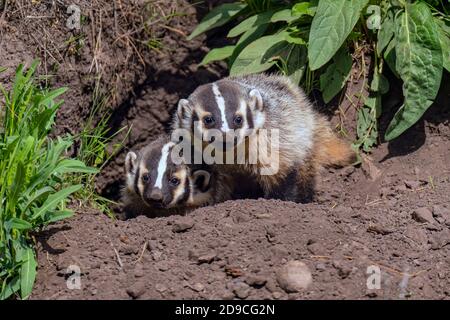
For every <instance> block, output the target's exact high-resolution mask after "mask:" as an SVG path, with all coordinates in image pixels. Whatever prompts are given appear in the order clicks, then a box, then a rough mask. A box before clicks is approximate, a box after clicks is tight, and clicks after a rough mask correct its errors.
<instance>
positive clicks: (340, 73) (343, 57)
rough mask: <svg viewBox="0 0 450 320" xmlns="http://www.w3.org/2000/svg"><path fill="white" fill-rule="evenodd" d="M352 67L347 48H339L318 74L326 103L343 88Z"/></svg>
mask: <svg viewBox="0 0 450 320" xmlns="http://www.w3.org/2000/svg"><path fill="white" fill-rule="evenodd" d="M351 69H352V57H351V56H350V54H349V53H348V51H347V50H345V49H341V50H339V51H338V52H337V53H336V55H335V56H334V58H333V63H332V64H330V65H329V66H328V68H327V70H326V71H325V72H324V73H323V74H321V75H320V90H321V91H322V96H323V100H324V101H325V103H328V102H330V101H331V99H333V98H334V97H335V96H336V95H337V94H338V93H339V92H340V91H341V90H342V88H344V86H345V83H346V82H347V79H348V77H349V75H350V71H351Z"/></svg>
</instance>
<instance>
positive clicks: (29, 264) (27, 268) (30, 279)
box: [20, 248, 37, 299]
mask: <svg viewBox="0 0 450 320" xmlns="http://www.w3.org/2000/svg"><path fill="white" fill-rule="evenodd" d="M23 259H24V260H23V261H24V262H23V264H22V267H21V270H20V296H21V297H22V299H26V298H28V296H29V295H30V294H31V290H32V289H33V285H34V280H35V279H36V267H37V263H36V259H35V258H34V252H33V249H31V248H28V249H27V250H26V252H25V256H24V258H23Z"/></svg>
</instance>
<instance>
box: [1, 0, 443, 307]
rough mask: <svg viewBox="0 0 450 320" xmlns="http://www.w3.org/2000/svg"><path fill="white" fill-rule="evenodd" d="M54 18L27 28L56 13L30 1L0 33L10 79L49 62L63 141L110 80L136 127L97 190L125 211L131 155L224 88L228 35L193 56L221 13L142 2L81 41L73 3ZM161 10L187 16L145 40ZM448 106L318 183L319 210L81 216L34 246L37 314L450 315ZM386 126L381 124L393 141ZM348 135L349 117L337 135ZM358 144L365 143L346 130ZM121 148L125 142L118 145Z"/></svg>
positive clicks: (247, 208) (114, 8) (92, 10)
mask: <svg viewBox="0 0 450 320" xmlns="http://www.w3.org/2000/svg"><path fill="white" fill-rule="evenodd" d="M71 2H72V1H71ZM75 2H76V1H75ZM216 2H217V1H216ZM51 3H52V2H50V1H49V2H48V6H51ZM56 3H58V4H57V6H60V7H57V8H54V9H55V11H54V12H55V13H54V15H55V17H54V18H52V19H44V20H42V19H41V20H39V19H37V18H27V17H28V16H30V15H35V16H38V15H43V13H45V12H47V11H46V10H49V7H46V8H44V7H38V6H31V7H30V6H29V7H25V6H24V5H21V2H20V1H17V2H15V3H14V4H13V5H9V6H8V8H7V10H6V11H5V15H4V16H3V18H0V32H1V33H0V34H1V36H2V38H1V39H0V57H1V60H0V65H2V66H8V67H13V66H16V65H17V63H19V62H22V61H27V62H29V61H30V60H31V57H41V59H42V60H43V61H45V63H44V64H41V67H40V70H39V71H40V74H41V75H49V74H50V75H52V76H51V77H46V78H42V81H43V84H46V83H45V82H46V81H47V84H50V85H52V86H55V85H56V86H68V87H69V88H70V91H69V92H68V93H67V94H66V97H65V99H66V103H65V104H64V106H63V108H62V110H61V112H60V113H59V114H58V118H57V129H56V130H55V134H62V133H67V132H68V133H76V132H77V131H78V130H79V129H80V127H81V125H82V123H83V122H84V120H85V119H86V117H87V115H88V114H89V110H90V108H91V107H92V103H93V88H94V86H95V83H96V79H98V76H99V75H100V76H101V77H100V81H98V82H97V83H99V84H100V89H101V90H100V91H101V92H102V94H104V95H106V96H108V97H109V100H108V108H109V110H111V111H112V117H111V119H110V126H111V128H112V132H114V131H115V130H118V129H120V128H122V127H130V126H131V131H130V134H129V136H128V137H127V138H126V140H125V148H124V149H123V150H121V151H120V152H119V153H118V155H117V156H116V157H114V158H113V159H112V160H111V161H110V162H109V163H108V164H107V166H106V167H105V169H104V170H103V172H102V174H101V176H100V177H99V179H98V181H97V187H98V190H99V191H100V192H102V194H103V195H105V196H107V197H109V198H111V199H117V195H118V190H119V189H120V187H121V185H122V184H123V178H122V166H123V159H124V155H125V154H126V152H127V150H128V149H138V148H140V147H141V146H143V145H145V144H146V143H148V142H150V141H151V140H152V139H153V138H154V137H155V136H157V135H158V134H160V133H161V132H164V131H166V130H167V128H168V125H169V124H170V118H171V114H172V113H173V110H174V107H175V105H176V102H177V100H178V99H179V98H180V97H186V96H187V95H188V94H189V93H190V92H192V91H193V90H194V89H195V88H196V87H197V86H198V85H199V84H202V83H207V82H210V81H214V80H215V79H218V78H220V77H221V76H224V75H225V74H226V68H225V66H224V65H223V64H222V63H218V64H214V65H212V66H210V67H207V68H203V67H198V63H199V62H200V61H201V59H202V57H203V56H204V54H205V53H206V52H207V48H206V46H207V45H208V46H209V45H212V46H218V45H220V41H222V40H216V39H223V38H224V37H223V34H224V33H225V31H220V30H219V31H218V32H216V33H212V34H209V37H208V39H205V37H200V38H198V39H195V40H194V41H186V40H185V36H184V35H183V33H186V34H188V33H189V32H190V31H191V30H192V29H193V28H194V26H195V25H196V23H197V21H198V20H199V19H200V18H201V17H202V16H203V15H204V14H205V12H206V11H207V10H206V8H207V7H208V6H211V5H213V4H214V2H211V1H210V2H208V3H207V5H202V6H198V5H192V4H191V3H189V2H187V1H184V0H183V1H181V0H180V1H171V2H168V1H154V2H152V3H153V4H155V6H153V7H152V8H150V7H149V6H147V4H148V3H146V2H145V1H121V2H106V1H92V3H88V2H82V1H80V2H79V4H80V7H82V12H87V13H86V17H87V18H86V20H85V21H86V22H85V25H83V27H82V30H81V31H77V32H78V33H76V32H74V31H67V29H65V26H64V23H63V22H62V21H65V19H66V18H67V17H68V14H66V13H65V7H64V5H63V4H62V3H64V2H63V1H60V2H56ZM119 3H121V6H118V4H119ZM169 3H170V4H169ZM1 4H2V2H1V1H0V17H2V9H4V8H2V6H1ZM41 4H44V5H47V2H45V1H42V2H41ZM50 9H51V8H50ZM151 10H159V11H158V12H159V13H160V15H163V14H166V15H170V14H171V13H174V12H178V13H180V12H182V13H183V15H177V14H175V15H173V18H170V19H169V20H167V21H166V20H164V21H163V22H164V23H155V24H154V25H152V26H151V27H149V28H148V29H145V30H144V29H142V30H141V29H139V25H138V22H139V21H145V17H146V15H148V14H149V12H153V11H151ZM52 12H53V11H52ZM100 17H101V18H100ZM21 19H22V20H21ZM23 19H28V20H26V21H27V22H29V23H24V22H23ZM135 30H138V31H135ZM31 31H34V32H31ZM47 33H48V34H50V35H52V36H51V37H48V36H47V37H46V36H45V35H46V34H47ZM80 33H81V34H85V42H84V46H83V47H82V48H81V49H77V50H78V51H76V52H75V53H73V52H72V51H71V50H72V49H70V44H67V43H65V42H64V41H65V40H67V39H68V38H70V35H79V34H80ZM99 35H100V36H99ZM150 36H151V37H153V38H152V39H154V38H157V39H160V43H161V44H162V46H160V47H158V48H156V50H155V49H149V48H148V47H145V46H144V45H143V43H142V41H138V40H142V39H148V38H149V37H150ZM100 39H101V41H100ZM125 39H126V40H125ZM121 40H123V41H124V42H122V41H121ZM100 43H101V44H100ZM133 47H134V48H133ZM99 48H100V49H99ZM73 50H76V47H75V49H73ZM54 66H57V67H54ZM96 68H98V69H96ZM12 71H13V70H9V71H7V72H6V73H3V74H0V76H1V77H2V78H0V81H1V82H2V83H6V84H8V83H10V81H11V77H12V74H13V72H12ZM444 83H448V76H447V78H446V80H444ZM395 97H396V95H395V94H392V96H388V97H387V98H386V99H390V101H395V99H396V98H395ZM449 99H450V90H448V86H447V87H446V88H442V89H441V93H440V98H439V101H438V102H437V103H435V105H433V107H432V108H431V109H430V110H429V111H428V112H427V113H426V115H425V117H424V120H422V121H420V122H419V123H418V124H416V125H415V126H414V127H413V128H411V129H410V130H409V131H408V132H407V133H405V134H404V135H403V136H402V137H400V138H399V139H397V140H396V141H394V142H392V143H382V144H381V145H380V146H379V147H378V148H377V149H375V150H374V152H373V153H372V154H371V156H370V157H368V156H366V157H364V159H363V160H364V161H363V164H362V165H361V166H358V167H349V168H344V169H340V170H324V171H323V172H321V173H320V175H319V177H318V179H317V180H318V185H317V194H316V197H315V199H314V201H313V202H312V203H309V204H296V203H291V202H282V201H278V200H264V199H259V200H249V199H244V200H237V201H227V202H225V203H221V204H218V205H215V206H211V207H205V208H200V209H197V210H195V211H193V212H191V213H189V214H188V215H186V216H169V217H161V218H154V219H151V218H148V217H145V216H139V217H137V218H133V219H129V220H120V219H117V220H111V219H110V218H108V217H107V216H106V215H105V214H103V213H101V212H98V211H97V210H95V209H92V208H87V207H86V206H85V205H83V204H81V205H79V204H78V203H73V204H72V207H73V209H74V210H75V211H76V215H75V216H74V217H73V218H71V219H69V220H66V221H62V222H59V223H56V224H53V225H51V226H49V227H47V228H46V229H45V230H44V231H43V232H41V233H39V234H37V235H36V239H37V252H38V261H39V270H38V276H37V281H36V285H35V288H34V291H33V294H32V299H71V298H76V299H113V298H118V299H207V298H215V299H234V298H236V299H403V298H406V299H449V297H450V255H449V253H450V252H449V251H450V201H449V200H450V160H449V159H450V124H449V121H450V109H449V105H448V101H449ZM392 105H393V106H394V104H392ZM396 106H397V107H398V103H397V105H396ZM390 111H392V112H394V111H395V109H394V108H392V110H390ZM391 116H392V115H390V114H386V118H385V119H382V120H381V124H382V128H385V127H386V123H387V120H388V119H389V117H391ZM339 119H342V114H341V118H339V117H337V116H334V117H333V119H332V120H333V122H334V123H337V124H339V123H342V120H341V121H339ZM346 121H349V118H348V117H347V118H346ZM347 129H348V131H349V134H350V136H351V134H352V133H353V134H354V129H352V127H351V125H349V126H347ZM124 138H125V133H124V132H122V134H121V135H119V136H118V137H116V138H115V140H114V142H120V141H121V140H123V139H124ZM73 153H74V154H76V150H74V151H73ZM116 210H117V212H118V213H120V208H116ZM292 260H298V261H302V262H304V263H305V264H306V265H307V267H308V268H309V270H310V272H311V274H312V283H311V284H310V285H309V286H308V287H307V288H306V289H304V290H300V292H295V293H292V292H290V293H289V292H287V291H289V290H287V291H286V290H285V289H286V288H284V287H285V286H284V285H282V286H280V284H279V282H278V281H277V279H278V278H279V273H280V270H281V269H282V267H283V266H284V265H286V263H288V262H289V261H292ZM74 266H76V267H78V268H79V271H80V272H81V275H80V284H81V287H80V288H79V289H69V288H68V286H67V283H68V282H69V283H70V282H71V281H72V280H73V279H74V277H76V276H77V274H76V272H77V270H78V269H76V268H74ZM368 268H369V271H370V270H378V269H377V268H379V270H380V272H381V277H380V281H381V282H380V288H379V289H370V288H368V286H367V281H368V277H369V275H370V274H368ZM371 268H372V269H371ZM370 279H371V278H370ZM370 279H369V280H370ZM369 282H370V281H369ZM72 283H73V282H72ZM69 287H70V286H69Z"/></svg>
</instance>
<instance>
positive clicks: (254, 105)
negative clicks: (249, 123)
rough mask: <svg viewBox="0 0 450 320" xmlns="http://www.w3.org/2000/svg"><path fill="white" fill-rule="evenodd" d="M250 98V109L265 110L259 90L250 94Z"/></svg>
mask: <svg viewBox="0 0 450 320" xmlns="http://www.w3.org/2000/svg"><path fill="white" fill-rule="evenodd" d="M249 96H250V108H251V109H252V110H258V111H262V110H263V108H264V105H263V99H262V96H261V93H260V92H259V90H258V89H253V90H251V91H250V93H249Z"/></svg>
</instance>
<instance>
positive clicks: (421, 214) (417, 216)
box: [412, 207, 435, 223]
mask: <svg viewBox="0 0 450 320" xmlns="http://www.w3.org/2000/svg"><path fill="white" fill-rule="evenodd" d="M412 217H413V219H414V220H416V221H417V222H421V223H424V222H429V223H433V222H435V220H434V218H433V213H432V212H431V210H430V209H428V208H426V207H422V208H417V209H416V210H414V212H413V213H412Z"/></svg>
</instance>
